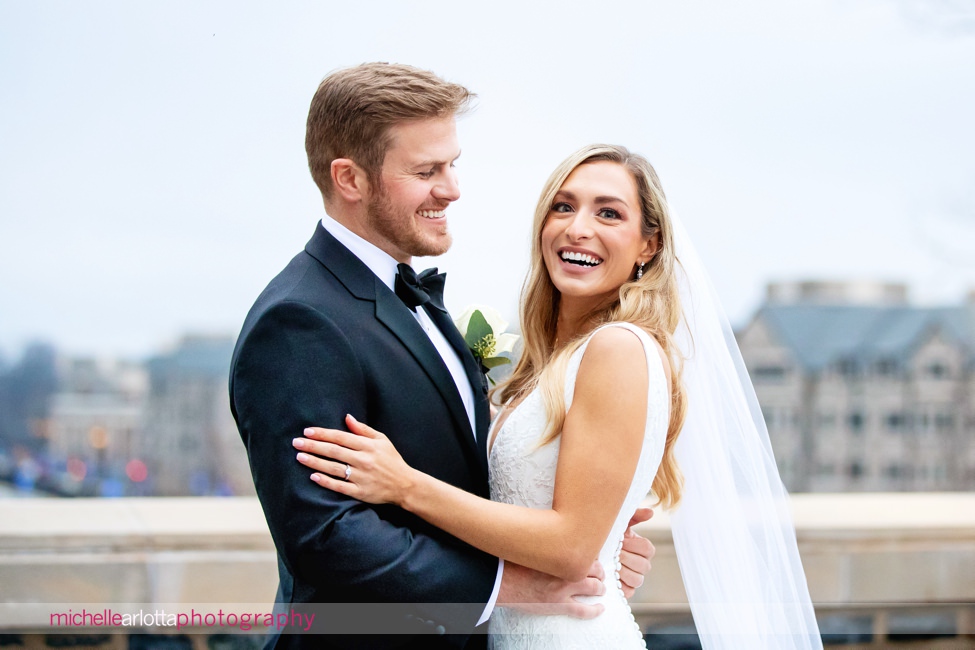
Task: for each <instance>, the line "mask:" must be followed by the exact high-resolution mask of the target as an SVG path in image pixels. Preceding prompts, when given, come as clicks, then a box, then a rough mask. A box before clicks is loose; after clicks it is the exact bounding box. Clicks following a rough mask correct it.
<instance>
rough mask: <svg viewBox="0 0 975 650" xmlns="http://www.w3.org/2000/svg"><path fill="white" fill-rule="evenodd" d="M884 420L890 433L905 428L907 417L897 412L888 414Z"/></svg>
mask: <svg viewBox="0 0 975 650" xmlns="http://www.w3.org/2000/svg"><path fill="white" fill-rule="evenodd" d="M885 420H886V423H887V429H888V430H890V431H903V430H904V429H906V428H907V416H906V415H904V413H901V412H898V411H895V412H893V413H888V414H887V417H886V418H885Z"/></svg>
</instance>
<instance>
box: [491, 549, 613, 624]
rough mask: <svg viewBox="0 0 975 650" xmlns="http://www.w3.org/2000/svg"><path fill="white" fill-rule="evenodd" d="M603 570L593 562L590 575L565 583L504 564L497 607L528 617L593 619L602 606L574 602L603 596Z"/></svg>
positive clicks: (511, 563)
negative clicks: (549, 616) (586, 597)
mask: <svg viewBox="0 0 975 650" xmlns="http://www.w3.org/2000/svg"><path fill="white" fill-rule="evenodd" d="M605 577H606V576H605V573H604V571H603V567H602V565H601V564H599V562H593V564H592V568H590V569H589V575H588V576H587V577H585V578H583V579H582V580H579V581H578V582H568V581H567V580H563V579H562V578H556V577H555V576H551V575H549V574H547V573H542V572H540V571H535V570H534V569H529V568H527V567H523V566H521V565H520V564H515V563H514V562H505V563H504V572H503V573H502V574H501V588H500V590H499V591H498V600H497V606H498V607H512V608H514V609H518V610H521V611H523V612H528V613H531V614H543V615H552V614H564V615H568V616H572V617H574V618H596V617H597V616H599V615H600V614H602V613H603V609H604V607H603V606H602V605H601V604H598V603H597V604H590V603H584V602H581V601H579V600H576V598H577V597H579V596H602V595H603V594H604V593H606V587H605V585H603V579H604V578H605Z"/></svg>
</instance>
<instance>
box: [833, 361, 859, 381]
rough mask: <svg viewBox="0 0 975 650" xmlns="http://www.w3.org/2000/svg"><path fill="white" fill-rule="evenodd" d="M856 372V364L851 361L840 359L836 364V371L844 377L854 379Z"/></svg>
mask: <svg viewBox="0 0 975 650" xmlns="http://www.w3.org/2000/svg"><path fill="white" fill-rule="evenodd" d="M857 370H858V369H857V364H856V362H855V361H853V359H842V360H840V361H839V362H838V363H837V364H836V371H837V372H839V373H840V375H842V376H844V377H856V376H857Z"/></svg>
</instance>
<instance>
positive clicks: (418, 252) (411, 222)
mask: <svg viewBox="0 0 975 650" xmlns="http://www.w3.org/2000/svg"><path fill="white" fill-rule="evenodd" d="M447 207H449V204H448V206H445V207H444V208H443V209H446V208H447ZM366 218H367V219H368V220H369V224H368V225H369V228H370V229H371V230H372V231H373V232H375V233H377V234H378V235H379V236H380V237H382V238H383V239H385V240H386V241H388V242H390V243H392V244H393V245H395V246H396V247H397V248H399V249H400V250H401V251H403V252H405V253H408V254H409V255H411V256H412V257H436V256H438V255H443V254H444V253H446V252H447V251H448V250H449V249H450V246H451V244H452V243H453V237H451V235H450V233H449V232H448V231H447V225H446V224H444V226H443V228H442V231H441V232H440V233H438V234H437V235H435V236H431V235H430V234H428V233H427V232H424V231H423V230H421V229H420V228H419V227H418V224H417V222H416V220H417V219H420V218H422V217H418V216H417V215H416V214H415V212H413V211H410V212H407V211H406V210H403V211H402V214H397V210H396V206H395V205H394V204H393V202H392V201H391V200H390V198H389V194H388V192H387V191H386V187H385V186H384V185H382V184H379V186H378V187H377V188H376V195H375V196H373V197H372V198H370V200H369V205H368V206H367V207H366ZM373 243H375V242H373Z"/></svg>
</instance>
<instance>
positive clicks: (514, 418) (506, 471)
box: [489, 323, 670, 650]
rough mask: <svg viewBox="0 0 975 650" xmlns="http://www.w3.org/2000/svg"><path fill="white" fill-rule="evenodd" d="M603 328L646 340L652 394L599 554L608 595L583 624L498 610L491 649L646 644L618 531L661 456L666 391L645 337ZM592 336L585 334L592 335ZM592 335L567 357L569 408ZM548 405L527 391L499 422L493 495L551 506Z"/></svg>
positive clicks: (553, 448)
mask: <svg viewBox="0 0 975 650" xmlns="http://www.w3.org/2000/svg"><path fill="white" fill-rule="evenodd" d="M605 327H624V328H626V329H628V330H630V331H632V332H634V333H635V334H636V335H637V336H638V337H639V338H640V341H641V342H642V343H643V349H644V352H645V354H646V357H647V368H648V374H649V391H648V397H647V424H646V429H645V434H644V439H643V448H642V449H641V451H640V460H639V462H638V463H637V468H636V472H635V474H634V477H633V481H632V483H631V484H630V489H629V491H628V492H627V495H626V499H625V500H624V502H623V506H622V508H620V511H619V513H618V514H617V516H616V521H615V522H614V523H613V527H612V529H611V530H610V533H609V536H608V537H607V538H606V541H605V542H604V544H603V546H602V549H601V550H600V552H599V561H600V562H601V563H602V565H603V568H604V569H605V571H606V576H607V577H606V594H605V595H604V596H601V597H598V598H592V599H591V601H592V602H602V603H603V604H604V605H605V607H606V610H605V611H604V612H603V613H602V614H601V615H600V616H598V617H597V618H595V619H592V620H588V621H582V620H578V619H574V618H570V617H568V616H535V615H531V614H523V613H521V612H518V611H516V610H512V609H506V608H501V607H499V608H497V609H495V611H494V613H493V614H492V615H491V621H490V633H491V637H490V646H491V648H494V649H495V650H520V649H522V648H525V649H527V648H532V649H534V650H542V649H546V648H551V649H555V648H559V649H563V648H580V649H582V648H585V649H589V648H619V649H621V650H624V649H631V648H645V647H646V645H645V644H644V642H643V635H642V634H641V632H640V628H639V626H638V625H637V623H636V621H635V620H634V619H633V614H632V612H631V611H630V607H629V604H628V603H627V601H626V598H625V597H624V596H623V592H622V589H621V584H620V582H619V566H620V565H619V553H620V549H621V547H622V544H623V533H624V532H625V530H626V524H627V523H628V522H629V520H630V516H631V515H632V514H633V511H634V510H636V508H637V507H638V506H639V505H640V502H641V501H642V500H643V498H644V497H645V496H646V495H647V493H648V492H649V491H650V486H651V485H652V483H653V477H654V476H655V475H656V473H657V467H658V466H659V464H660V459H661V457H662V455H663V445H664V440H665V438H666V433H667V424H668V422H669V418H670V395H669V394H668V391H667V376H666V374H665V373H664V369H663V365H662V364H661V361H660V356H659V354H658V353H657V348H656V346H655V344H654V343H653V341H652V340H651V339H650V337H649V335H648V334H647V333H646V332H644V331H643V330H642V329H640V328H639V327H636V326H634V325H630V324H628V323H613V324H610V325H606V326H605ZM591 336H592V335H590V339H591ZM588 344H589V340H587V341H586V342H585V343H583V344H582V346H580V348H579V349H578V350H576V351H575V352H574V353H573V355H572V357H571V358H570V359H569V365H568V369H567V371H566V377H565V401H566V409H568V408H570V407H571V405H572V397H573V393H574V392H575V381H576V375H577V374H578V372H579V365H580V364H581V363H582V357H583V355H584V354H585V350H586V347H587V346H588ZM545 425H546V418H545V406H544V404H543V402H542V397H541V393H540V392H539V391H537V390H536V391H532V392H531V393H530V394H529V395H528V396H526V397H525V399H524V400H523V401H522V402H521V404H519V405H518V406H517V407H516V408H515V409H514V411H512V412H511V413H510V414H509V415H508V417H507V419H506V420H505V421H504V422H503V424H502V426H501V430H500V431H499V432H498V435H497V437H496V439H495V440H494V444H493V445H492V447H491V451H490V454H489V465H490V481H491V500H492V501H501V502H504V503H513V504H517V505H521V506H527V507H531V508H539V509H548V508H551V507H552V497H553V494H554V492H555V470H556V466H557V464H558V458H559V446H560V442H561V439H560V438H556V439H555V440H553V441H552V442H551V443H549V444H547V445H544V446H539V444H538V442H539V440H541V437H542V435H543V434H544V432H545Z"/></svg>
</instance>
